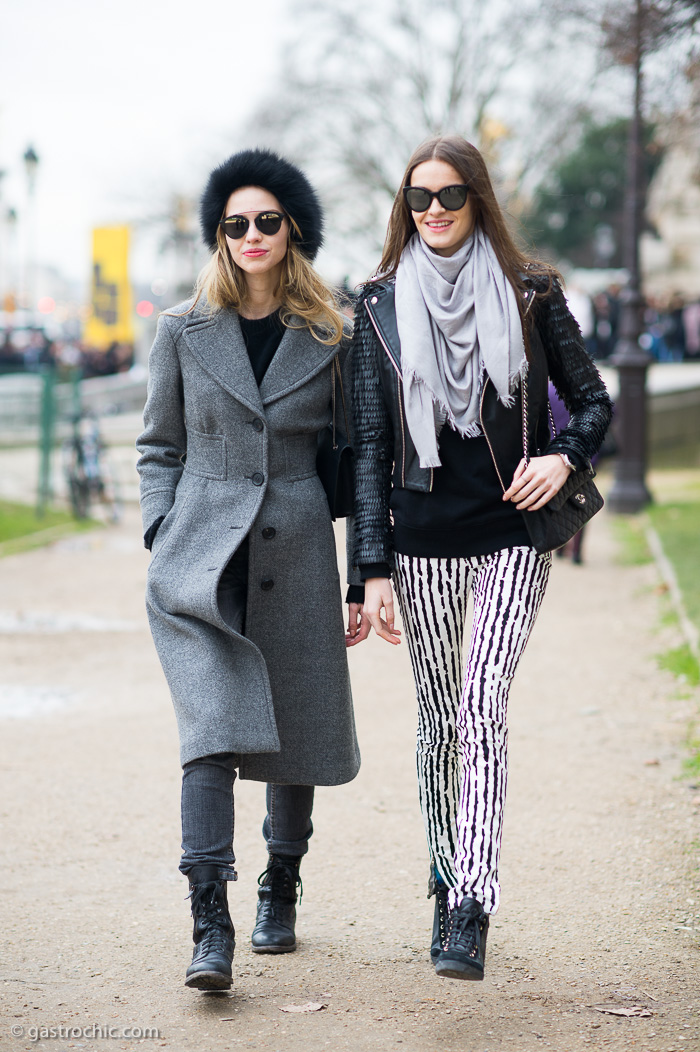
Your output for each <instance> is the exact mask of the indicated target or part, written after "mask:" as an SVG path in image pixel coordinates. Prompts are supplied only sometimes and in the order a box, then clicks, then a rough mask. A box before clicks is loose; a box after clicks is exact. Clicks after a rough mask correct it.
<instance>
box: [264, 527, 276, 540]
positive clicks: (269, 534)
mask: <svg viewBox="0 0 700 1052" xmlns="http://www.w3.org/2000/svg"><path fill="white" fill-rule="evenodd" d="M276 533H277V530H276V529H275V527H274V526H266V527H265V529H264V530H263V531H262V535H263V537H264V538H265V540H266V541H271V540H272V538H273V537H274V536H275V534H276Z"/></svg>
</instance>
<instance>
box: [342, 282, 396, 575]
mask: <svg viewBox="0 0 700 1052" xmlns="http://www.w3.org/2000/svg"><path fill="white" fill-rule="evenodd" d="M380 351H381V348H380V347H379V345H378V342H377V338H376V335H375V332H374V329H373V328H372V323H371V322H370V320H369V317H368V315H367V311H366V309H365V306H364V299H363V298H362V297H360V299H358V301H357V305H356V308H355V333H354V341H353V355H352V356H353V385H352V388H353V391H352V395H353V397H352V403H353V419H354V424H355V523H354V526H355V550H354V559H353V562H354V564H355V566H360V565H362V564H363V563H389V564H390V565H391V566H393V563H394V560H393V552H392V537H391V522H390V519H389V497H390V495H391V472H392V467H393V449H394V432H393V427H392V423H391V417H390V415H389V410H388V408H387V405H386V402H385V400H384V389H383V387H382V381H381V376H380V374H379V362H378V359H377V355H378V353H379V352H380ZM382 353H383V352H382Z"/></svg>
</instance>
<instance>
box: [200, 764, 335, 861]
mask: <svg viewBox="0 0 700 1052" xmlns="http://www.w3.org/2000/svg"><path fill="white" fill-rule="evenodd" d="M237 763H238V758H237V757H236V756H235V755H234V754H233V753H225V752H224V753H217V754H216V755H214V756H203V757H202V758H201V759H199V760H192V762H191V763H188V764H185V766H184V768H183V771H182V858H181V860H180V872H181V873H188V872H189V871H190V869H191V868H192V866H202V865H205V866H212V865H213V866H219V869H220V871H221V878H222V879H225V880H233V879H234V869H233V864H234V862H235V860H236V859H235V855H234V853H233V829H234V806H233V783H234V781H235V778H236V765H237ZM313 805H314V786H313V785H273V784H268V786H267V815H266V817H265V821H264V822H263V830H262V831H263V836H264V838H265V841H266V843H267V850H268V851H269V852H270V854H273V855H288V856H291V857H292V858H298V857H300V856H301V855H305V854H306V852H307V851H308V849H309V837H310V836H311V834H312V833H313V825H312V823H311V811H312V809H313Z"/></svg>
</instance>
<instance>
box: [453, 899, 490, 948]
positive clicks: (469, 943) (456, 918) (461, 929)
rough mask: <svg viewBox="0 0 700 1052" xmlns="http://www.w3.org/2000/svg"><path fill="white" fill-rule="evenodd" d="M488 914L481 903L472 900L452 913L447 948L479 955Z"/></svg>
mask: <svg viewBox="0 0 700 1052" xmlns="http://www.w3.org/2000/svg"><path fill="white" fill-rule="evenodd" d="M485 920H486V914H485V913H484V911H483V908H482V907H481V905H480V903H478V902H476V901H474V900H472V901H471V902H470V903H468V904H467V905H465V904H462V905H461V906H457V908H456V909H454V910H452V912H451V913H450V923H449V927H448V929H447V938H446V941H445V949H446V950H447V949H450V950H460V951H461V952H462V953H465V954H467V956H468V957H477V956H478V955H479V951H480V950H481V932H482V929H483V927H484V923H485Z"/></svg>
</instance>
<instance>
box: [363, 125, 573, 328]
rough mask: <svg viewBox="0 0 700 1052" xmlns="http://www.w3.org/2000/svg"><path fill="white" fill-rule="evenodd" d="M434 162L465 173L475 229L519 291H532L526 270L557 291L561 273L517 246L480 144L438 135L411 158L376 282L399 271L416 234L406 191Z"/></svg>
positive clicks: (396, 199)
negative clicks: (422, 166)
mask: <svg viewBox="0 0 700 1052" xmlns="http://www.w3.org/2000/svg"><path fill="white" fill-rule="evenodd" d="M433 160H437V161H445V163H446V164H449V165H451V166H452V167H453V168H454V169H455V171H457V172H459V175H460V178H461V180H462V182H463V183H464V184H465V185H466V186H468V187H469V203H470V205H471V209H472V215H473V216H474V222H475V225H476V226H479V227H480V228H481V229H482V230H483V231H484V233H485V234H486V235H487V237H488V238H489V240H490V242H491V244H492V245H493V250H494V252H495V253H496V257H497V259H498V262H499V263H500V264H501V267H502V268H503V272H504V274H505V275H506V277H507V278H508V281H509V282H510V283H511V285H512V286H513V288H514V289H515V290H516V292H518V291H522V290H524V289H525V287H526V286H525V282H524V280H523V271H525V270H527V271H528V272H529V273H530V274H533V275H536V274H539V275H542V276H546V277H547V278H548V279H549V282H548V285H549V287H551V282H552V279H553V277H554V276H555V275H556V271H555V270H554V268H552V267H550V266H549V265H548V264H547V263H542V262H540V261H538V260H534V259H531V258H530V257H528V256H526V255H525V254H524V253H523V252H521V251H520V249H519V248H518V247H517V245H516V244H515V242H514V240H513V238H512V236H511V234H510V231H509V230H508V226H507V224H506V221H505V217H504V215H503V211H502V209H501V206H500V205H499V203H498V201H497V200H496V195H495V193H494V190H493V186H492V184H491V177H490V176H489V173H488V169H487V167H486V163H485V161H484V158H483V157H482V156H481V154H480V153H479V151H478V150H477V148H476V146H472V144H471V143H470V142H467V140H466V139H463V138H462V137H461V136H459V135H436V136H435V137H434V138H432V139H426V141H425V142H422V143H421V144H420V146H419V147H418V148H417V149H416V150H414V152H413V154H412V155H411V159H410V160H409V162H408V165H407V167H406V171H405V172H404V176H403V179H402V181H401V186H400V187H399V190H398V193H397V194H396V197H395V198H394V204H393V207H392V209H391V216H390V217H389V226H388V227H387V232H386V241H385V242H384V252H383V255H382V261H381V263H380V264H379V268H378V270H377V273H376V275H375V278H374V279H373V280H383V279H386V278H389V277H392V276H393V275H394V274H395V273H396V270H397V268H398V265H399V260H400V259H401V253H402V252H403V250H404V249H405V247H406V245H407V244H408V242H409V241H410V239H411V237H412V236H413V235H414V234H415V232H416V224H415V223H414V221H413V215H412V213H411V210H410V208H409V207H408V205H407V204H406V200H405V198H404V196H403V193H402V189H403V187H404V186H409V185H410V182H411V176H412V175H413V170H414V169H415V168H417V167H418V165H419V164H423V162H424V161H433ZM547 291H549V288H548V289H547ZM517 299H518V307H519V309H520V311H521V314H522V312H523V298H522V296H518V297H517Z"/></svg>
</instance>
